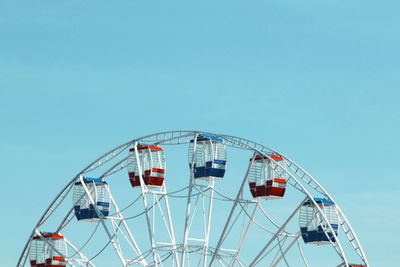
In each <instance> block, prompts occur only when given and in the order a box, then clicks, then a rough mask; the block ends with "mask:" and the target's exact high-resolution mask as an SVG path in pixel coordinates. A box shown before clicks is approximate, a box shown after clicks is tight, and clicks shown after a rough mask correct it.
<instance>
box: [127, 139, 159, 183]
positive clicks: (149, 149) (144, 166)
mask: <svg viewBox="0 0 400 267" xmlns="http://www.w3.org/2000/svg"><path fill="white" fill-rule="evenodd" d="M136 150H137V155H136ZM136 150H135V148H131V149H130V150H129V158H128V175H129V181H130V183H131V185H132V187H137V186H140V177H139V170H141V172H142V179H143V182H144V184H145V185H146V186H149V187H161V186H162V185H163V184H164V176H165V155H164V151H163V149H162V148H161V147H159V146H155V145H138V146H137V148H136ZM137 157H138V158H137ZM139 168H140V169H139Z"/></svg>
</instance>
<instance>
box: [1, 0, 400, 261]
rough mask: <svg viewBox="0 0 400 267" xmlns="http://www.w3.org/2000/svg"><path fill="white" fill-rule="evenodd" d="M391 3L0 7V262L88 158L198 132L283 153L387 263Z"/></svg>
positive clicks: (397, 126)
mask: <svg viewBox="0 0 400 267" xmlns="http://www.w3.org/2000/svg"><path fill="white" fill-rule="evenodd" d="M399 10H400V4H399V2H398V1H390V0H384V1H354V0H349V1H335V0H327V1H325V0H324V1H322V0H319V1H317V0H310V1H292V0H283V1H282V0H263V1H260V0H251V1H249V0H246V1H244V0H241V1H238V0H234V1H232V0H230V1H227V0H216V1H215V0H213V1H209V0H203V1H175V0H174V1H170V0H169V1H133V0H129V1H117V2H110V1H66V0H64V1H61V0H57V1H54V0H52V1H15V0H13V1H8V0H2V1H0V122H1V138H0V148H1V150H0V151H1V155H0V162H1V166H2V168H1V169H2V186H1V187H0V188H1V201H2V203H3V206H4V207H3V211H2V219H1V228H2V230H3V233H5V234H3V238H2V241H1V243H2V246H1V247H2V250H1V251H0V257H1V259H2V264H1V265H2V266H3V265H4V266H13V265H14V264H15V262H16V259H17V257H18V255H19V252H20V251H21V249H22V246H23V245H24V242H25V240H26V238H27V236H28V235H29V233H30V231H31V229H32V227H33V226H34V224H35V222H36V220H37V219H38V217H39V216H40V215H41V213H42V212H43V210H44V208H45V207H46V206H47V205H48V203H49V202H50V201H51V200H52V199H53V197H54V196H55V195H56V194H57V192H58V190H60V189H61V188H62V186H63V185H64V184H65V183H66V182H67V181H68V180H69V179H71V178H72V177H73V175H75V174H76V173H77V172H78V171H79V170H81V169H82V168H83V167H84V166H85V165H86V164H87V163H88V162H90V161H91V160H93V159H94V158H96V157H97V156H98V155H100V154H101V153H103V152H105V151H107V150H109V149H111V148H112V147H114V146H116V145H118V144H120V143H122V142H124V141H127V140H129V139H131V138H133V137H138V136H142V135H145V134H148V133H152V132H157V131H163V130H171V129H200V130H206V131H211V132H220V133H228V134H232V135H237V136H241V137H246V138H249V139H252V140H255V141H258V142H260V143H263V144H265V145H267V146H270V147H273V148H276V149H278V150H279V151H281V152H282V153H284V154H287V155H289V156H290V157H291V158H292V159H294V160H296V161H297V162H298V163H300V164H301V165H302V166H303V167H305V168H306V169H307V170H309V171H310V172H311V173H312V174H313V175H314V176H316V177H317V178H318V180H319V181H320V182H321V183H322V184H323V185H324V186H325V187H326V188H327V189H328V191H329V192H330V193H331V194H332V195H333V196H334V197H335V198H336V200H337V201H338V202H339V204H341V206H342V208H343V210H344V212H345V214H346V215H347V216H348V218H349V220H350V222H351V223H352V225H353V226H354V228H355V229H356V232H357V233H358V235H359V238H360V240H361V241H362V243H363V245H364V248H365V251H366V253H367V255H368V257H369V260H370V263H371V265H373V266H385V265H390V264H393V263H395V262H398V255H399V253H400V249H399V246H398V238H397V237H396V234H397V232H398V226H399V224H400V208H399V205H400V201H399V199H398V195H399V194H400V179H399V178H400V177H399V174H398V172H397V171H398V164H399V163H398V162H399V154H398V151H399V148H400V141H399V135H400V119H399V117H400V109H399V100H400V75H399V74H400V53H399V47H400V27H399V25H400V16H399Z"/></svg>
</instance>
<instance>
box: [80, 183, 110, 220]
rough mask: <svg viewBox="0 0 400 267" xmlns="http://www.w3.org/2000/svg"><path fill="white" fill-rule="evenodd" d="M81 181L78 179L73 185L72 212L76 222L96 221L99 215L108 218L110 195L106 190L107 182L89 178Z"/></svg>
mask: <svg viewBox="0 0 400 267" xmlns="http://www.w3.org/2000/svg"><path fill="white" fill-rule="evenodd" d="M82 181H83V183H82ZM82 181H81V179H79V181H78V182H76V183H75V185H74V194H73V202H74V211H75V216H76V218H77V219H78V221H97V220H99V215H100V216H102V217H106V216H108V214H109V210H110V193H109V191H108V190H107V188H106V187H107V182H105V181H102V180H101V179H100V178H89V177H83V178H82ZM86 190H87V191H86ZM92 201H93V202H92ZM92 203H94V205H93V204H92ZM96 209H97V211H96Z"/></svg>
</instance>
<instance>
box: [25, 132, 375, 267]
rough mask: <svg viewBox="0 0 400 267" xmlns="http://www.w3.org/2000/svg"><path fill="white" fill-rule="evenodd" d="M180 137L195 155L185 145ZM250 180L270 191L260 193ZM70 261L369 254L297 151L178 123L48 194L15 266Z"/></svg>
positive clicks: (249, 261) (240, 260)
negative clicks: (291, 153) (292, 155)
mask: <svg viewBox="0 0 400 267" xmlns="http://www.w3.org/2000/svg"><path fill="white" fill-rule="evenodd" d="M182 146H183V147H186V149H185V150H186V152H185V153H188V155H189V157H188V158H189V163H187V161H186V160H185V158H184V157H183V158H182V157H180V155H179V149H178V147H182ZM242 154H243V159H242V160H241V159H240V157H241V156H240V155H242ZM249 158H250V163H249ZM166 162H168V166H170V167H169V170H170V169H171V173H167V172H166ZM227 163H228V164H229V165H228V164H227ZM187 165H189V168H188V167H187ZM123 170H125V171H123ZM127 172H128V175H127ZM89 177H92V178H89ZM267 182H268V183H267ZM252 183H253V184H254V186H265V188H266V189H268V186H269V189H268V190H270V191H268V193H266V191H262V190H264V188H261V189H260V190H261V191H260V192H261V193H256V191H254V190H255V188H254V187H253V189H252V188H251V186H253V184H252ZM167 186H168V189H169V190H167ZM249 186H250V190H249ZM271 188H274V190H275V191H273V192H274V193H271V192H272V191H271ZM252 190H253V191H252ZM285 190H286V191H285ZM68 199H69V200H71V199H72V200H73V205H71V201H68ZM117 202H118V203H119V204H117ZM120 207H121V208H120ZM295 218H298V219H297V220H296V219H295ZM321 244H325V246H319V245H321ZM113 255H114V257H113ZM321 259H322V262H321ZM46 260H47V261H46ZM353 263H356V264H354V265H353ZM39 264H42V265H39ZM57 264H58V265H57ZM63 264H64V265H67V266H118V265H121V266H133V265H139V266H182V267H184V266H259V265H260V266H266V265H268V266H301V264H302V265H303V266H321V265H323V266H368V261H367V258H366V256H365V253H364V251H363V249H362V247H361V244H360V242H359V240H358V238H357V236H356V234H355V232H354V231H353V229H352V227H351V225H350V223H349V222H348V220H347V219H346V217H345V215H344V214H343V212H342V210H341V209H340V207H339V205H338V204H337V202H336V201H335V200H334V199H333V198H332V197H331V196H330V195H329V194H328V193H327V191H326V190H325V189H324V188H323V187H322V186H321V185H320V183H319V182H318V181H317V180H316V179H315V178H313V177H312V176H311V175H310V174H309V173H308V172H306V171H305V170H304V169H303V168H302V167H300V166H299V165H298V164H296V163H295V162H294V161H292V160H290V159H288V158H287V157H286V156H284V155H282V154H280V153H279V152H277V151H274V150H272V149H269V148H267V147H265V146H262V145H260V144H258V143H255V142H252V141H249V140H246V139H243V138H239V137H234V136H230V135H224V134H214V133H208V132H202V131H169V132H162V133H156V134H152V135H147V136H144V137H141V138H136V139H133V140H131V141H129V142H127V143H125V144H122V145H120V146H118V147H116V148H114V149H112V150H111V151H110V152H107V153H106V154H104V155H102V156H101V157H99V158H98V159H96V160H94V161H93V162H92V163H91V164H89V165H88V166H87V167H86V168H85V169H83V170H82V171H81V172H79V173H78V174H77V175H76V176H75V177H74V178H73V179H71V180H70V181H69V183H67V185H66V186H65V187H64V188H63V189H62V190H61V192H60V193H59V194H58V195H57V196H56V198H55V199H54V200H53V201H52V202H51V203H50V205H49V207H48V208H47V209H46V210H45V212H44V213H43V215H42V216H41V217H40V219H39V221H38V222H37V224H36V225H35V227H34V228H33V230H32V233H31V235H30V236H29V238H28V240H27V242H26V244H25V246H24V248H23V250H22V253H21V255H20V258H19V260H18V262H17V266H19V267H22V266H46V267H52V266H61V265H63Z"/></svg>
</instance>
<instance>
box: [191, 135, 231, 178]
mask: <svg viewBox="0 0 400 267" xmlns="http://www.w3.org/2000/svg"><path fill="white" fill-rule="evenodd" d="M195 143H196V149H195V150H194V144H195ZM193 153H194V154H193ZM193 155H194V166H193V168H192V161H193ZM189 166H190V169H191V170H192V169H193V174H194V178H195V179H203V180H208V179H210V178H217V179H222V178H223V177H224V175H225V167H226V145H225V144H224V141H223V140H222V138H219V137H218V136H214V135H209V134H202V135H198V136H197V138H196V142H195V140H194V139H192V140H191V141H190V145H189Z"/></svg>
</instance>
